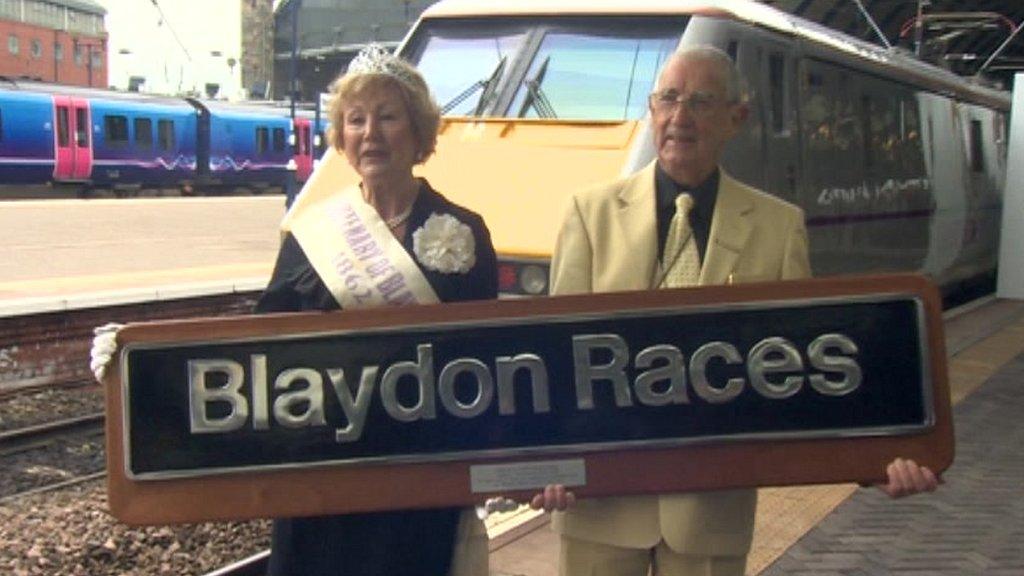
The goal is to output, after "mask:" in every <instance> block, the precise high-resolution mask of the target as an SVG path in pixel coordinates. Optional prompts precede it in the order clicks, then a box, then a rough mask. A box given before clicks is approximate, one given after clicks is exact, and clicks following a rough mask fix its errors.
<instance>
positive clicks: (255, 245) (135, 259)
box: [0, 197, 1024, 576]
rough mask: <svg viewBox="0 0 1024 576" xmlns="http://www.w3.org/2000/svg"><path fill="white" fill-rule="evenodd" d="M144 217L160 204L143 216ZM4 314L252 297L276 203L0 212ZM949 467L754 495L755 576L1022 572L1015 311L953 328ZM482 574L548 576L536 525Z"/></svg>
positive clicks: (1023, 438) (266, 261) (984, 309)
mask: <svg viewBox="0 0 1024 576" xmlns="http://www.w3.org/2000/svg"><path fill="white" fill-rule="evenodd" d="M154 206H157V207H159V209H158V210H153V209H152V208H153V207H154ZM4 208H5V209H4V210H2V211H0V259H2V261H4V262H5V263H6V264H7V265H6V266H5V267H4V271H3V272H2V273H0V316H5V315H12V314H33V313H40V312H46V311H59V310H66V309H69V308H87V307H89V306H111V305H115V304H117V303H141V302H148V301H153V300H162V299H171V298H182V297H187V296H193V295H203V294H216V293H223V292H225V291H228V292H230V291H236V292H239V291H256V290H260V289H261V288H262V287H263V286H264V285H265V284H266V281H267V279H268V278H269V274H270V272H271V269H272V266H273V259H274V256H275V254H276V251H277V245H278V242H279V233H278V231H277V226H278V223H279V221H280V218H281V217H282V216H283V213H284V209H283V199H282V198H280V197H263V198H223V199H217V198H202V199H189V200H188V201H184V202H183V201H182V199H175V200H174V201H169V200H164V199H140V200H137V201H114V200H111V201H105V200H90V201H87V203H86V202H82V201H74V200H69V201H47V202H45V203H43V202H24V203H22V202H11V203H5V205H4ZM945 335H946V342H947V350H948V352H949V374H950V386H951V393H952V401H953V403H954V427H955V431H956V442H957V444H956V459H955V461H954V464H953V466H952V467H951V468H950V469H949V470H948V471H947V473H946V474H945V475H944V481H945V484H944V485H943V486H942V487H941V488H940V490H939V491H938V492H937V493H935V494H929V495H921V496H915V497H912V498H907V499H901V500H891V499H889V498H887V497H885V496H884V495H883V494H881V493H880V492H878V491H877V490H873V489H863V488H859V487H857V486H855V485H829V486H805V487H794V488H766V489H762V490H761V492H760V497H759V507H758V516H757V521H756V528H755V538H754V547H753V551H752V553H751V556H750V561H749V563H748V569H747V573H748V574H749V575H770V576H781V575H787V576H788V575H805V574H806V575H812V574H813V575H816V576H818V575H837V576H838V575H844V576H849V575H861V574H865V575H867V574H871V575H875V574H901V575H908V576H909V575H915V576H917V575H926V574H927V575H947V574H948V575H954V574H955V575H973V574H979V575H980V574H985V575H1007V576H1008V575H1011V574H1012V575H1018V576H1020V575H1024V545H1021V542H1024V480H1022V478H1024V450H1021V448H1020V447H1021V446H1022V445H1024V419H1022V418H1021V417H1020V416H1019V415H1020V414H1024V301H1014V300H998V299H989V300H986V301H983V302H981V303H978V304H976V305H974V306H973V307H969V309H964V310H960V311H958V313H957V314H955V315H947V317H946V319H945ZM489 531H490V532H491V535H492V545H491V548H492V555H491V575H492V576H554V575H555V574H557V561H558V542H557V538H556V537H555V535H554V534H553V533H552V532H551V531H550V528H549V526H548V524H547V519H546V517H545V516H543V515H539V514H536V513H532V512H528V511H526V510H521V511H519V512H517V513H513V514H508V515H497V516H495V517H492V518H491V519H489Z"/></svg>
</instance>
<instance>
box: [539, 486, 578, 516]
mask: <svg viewBox="0 0 1024 576" xmlns="http://www.w3.org/2000/svg"><path fill="white" fill-rule="evenodd" d="M574 504H576V494H573V492H572V490H566V489H565V486H563V485H561V484H548V485H547V486H545V487H544V491H543V492H541V493H539V494H537V495H535V496H534V497H533V498H532V499H531V500H530V508H533V509H534V510H544V511H545V512H553V511H555V510H559V511H561V510H565V509H566V508H569V507H570V506H572V505H574Z"/></svg>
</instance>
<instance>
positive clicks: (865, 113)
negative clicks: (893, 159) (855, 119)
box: [860, 96, 877, 168]
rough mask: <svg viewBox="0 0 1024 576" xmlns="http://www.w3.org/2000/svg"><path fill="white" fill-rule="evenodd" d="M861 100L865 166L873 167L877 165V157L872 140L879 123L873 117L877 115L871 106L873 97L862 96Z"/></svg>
mask: <svg viewBox="0 0 1024 576" xmlns="http://www.w3.org/2000/svg"><path fill="white" fill-rule="evenodd" d="M860 101H861V106H860V109H861V117H860V118H861V122H862V123H863V127H862V130H863V131H864V166H865V167H867V168H871V167H872V166H874V165H875V157H874V153H873V150H874V143H873V142H872V140H873V138H872V137H873V136H875V134H874V130H875V127H877V123H874V122H872V119H873V118H874V116H875V111H874V110H873V109H872V106H871V98H870V97H869V96H861V97H860Z"/></svg>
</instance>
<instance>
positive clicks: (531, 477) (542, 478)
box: [469, 458, 587, 493]
mask: <svg viewBox="0 0 1024 576" xmlns="http://www.w3.org/2000/svg"><path fill="white" fill-rule="evenodd" d="M469 478H470V481H469V485H470V487H471V489H472V490H473V493H481V492H482V493H494V492H513V491H522V490H531V489H533V490H535V489H537V488H544V487H545V486H547V485H548V484H564V485H565V486H569V487H577V486H585V485H586V484H587V465H586V462H584V460H583V459H582V458H574V459H572V460H542V461H537V462H517V463H515V464H478V465H475V466H470V467H469Z"/></svg>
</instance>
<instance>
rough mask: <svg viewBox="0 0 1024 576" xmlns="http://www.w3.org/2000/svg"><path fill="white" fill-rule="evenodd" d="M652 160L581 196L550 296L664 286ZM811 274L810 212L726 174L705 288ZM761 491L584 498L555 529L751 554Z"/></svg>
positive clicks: (624, 543)
mask: <svg viewBox="0 0 1024 576" xmlns="http://www.w3.org/2000/svg"><path fill="white" fill-rule="evenodd" d="M654 166H655V164H654V162H652V163H651V164H649V165H648V166H646V167H645V168H643V169H642V170H640V171H638V172H636V173H634V174H633V175H631V176H628V177H626V178H624V179H621V180H618V181H616V182H613V183H611V184H607V185H603V186H600V187H597V188H594V189H591V190H587V191H584V192H581V193H578V194H576V195H574V196H573V198H572V201H571V202H570V206H569V208H568V210H567V211H566V214H565V219H564V221H563V223H562V228H561V231H560V232H559V235H558V242H557V245H556V246H555V253H554V257H553V260H552V264H551V292H552V294H578V293H588V292H615V291H623V290H646V289H651V288H654V287H657V286H658V284H659V283H660V281H661V278H660V277H659V274H660V272H659V268H660V267H659V266H658V239H657V236H656V234H657V222H656V216H655V184H654V181H655V169H654ZM808 276H810V264H809V261H808V255H807V231H806V228H805V226H804V215H803V211H801V210H800V209H799V208H797V207H796V206H793V205H792V204H789V203H786V202H784V201H782V200H779V199H778V198H774V197H772V196H769V195H767V194H765V193H763V192H760V191H758V190H755V189H753V188H750V187H749V186H745V185H743V184H741V183H739V182H737V181H736V180H734V179H732V178H731V177H729V176H728V175H727V174H725V173H724V172H722V174H721V178H720V179H719V185H718V199H717V201H716V204H715V209H714V213H713V216H712V220H711V230H710V234H709V236H708V244H707V250H706V254H705V257H704V263H703V266H702V267H701V273H700V281H699V284H700V285H714V284H724V283H726V282H728V281H732V282H736V283H738V282H757V281H771V280H780V279H795V278H806V277H808ZM756 505H757V492H756V490H730V491H721V492H704V493H692V494H670V495H661V496H656V495H655V496H629V497H617V498H600V499H587V500H581V501H580V502H578V503H577V505H576V506H574V507H573V508H571V509H569V510H568V511H567V512H565V513H557V514H555V516H554V521H553V526H554V529H555V531H556V532H559V533H561V534H564V535H567V536H571V537H573V538H577V539H580V540H586V541H591V542H599V543H603V544H611V545H614V546H620V547H625V548H650V547H653V546H655V545H657V543H658V541H659V540H661V539H664V540H665V543H666V544H668V545H669V546H670V547H671V548H672V549H673V550H675V551H676V552H680V553H684V554H695V555H709V556H738V555H744V554H746V553H747V551H748V550H749V549H750V540H751V536H752V534H753V525H754V511H755V508H756Z"/></svg>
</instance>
